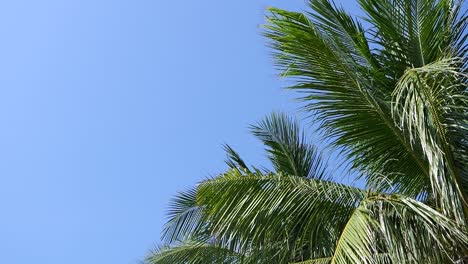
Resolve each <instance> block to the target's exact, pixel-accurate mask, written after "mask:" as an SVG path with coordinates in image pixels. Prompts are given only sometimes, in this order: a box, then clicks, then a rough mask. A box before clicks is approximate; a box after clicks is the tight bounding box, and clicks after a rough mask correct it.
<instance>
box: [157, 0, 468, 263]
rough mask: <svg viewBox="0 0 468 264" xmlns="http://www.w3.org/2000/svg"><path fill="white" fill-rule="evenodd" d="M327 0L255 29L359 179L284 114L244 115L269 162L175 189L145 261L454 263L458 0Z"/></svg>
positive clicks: (233, 157)
mask: <svg viewBox="0 0 468 264" xmlns="http://www.w3.org/2000/svg"><path fill="white" fill-rule="evenodd" d="M358 2H359V4H360V6H361V7H362V10H363V12H364V14H365V16H364V17H363V18H353V17H351V16H350V15H348V14H347V13H346V12H345V11H344V10H343V9H342V8H340V7H337V6H336V5H334V4H333V3H331V2H329V1H327V0H310V1H309V2H308V5H309V7H310V11H306V12H303V13H297V12H289V11H285V10H280V9H275V8H271V9H270V14H269V15H268V23H267V25H266V32H265V35H266V36H267V37H268V39H270V45H271V47H272V49H273V51H274V56H275V58H276V60H275V61H276V65H277V66H278V68H279V69H280V70H281V71H282V74H283V76H285V77H289V78H291V79H292V80H294V85H293V86H292V87H290V89H292V90H297V91H300V92H301V94H302V97H301V98H302V99H303V101H304V102H305V107H304V108H305V110H307V111H308V112H309V113H311V116H312V117H313V121H314V122H316V124H317V125H318V126H319V132H321V133H322V135H324V136H325V138H326V139H327V141H328V142H331V144H332V145H333V146H335V147H336V148H337V149H338V150H339V151H340V153H341V154H342V155H343V156H344V157H345V158H346V159H347V160H348V161H349V162H350V164H351V167H352V169H353V170H354V171H356V175H357V178H359V179H360V180H361V181H363V182H365V187H364V188H357V187H355V186H348V185H344V184H342V183H340V180H339V179H340V176H341V175H337V173H339V171H330V170H329V169H327V166H325V164H324V163H323V162H322V159H321V158H320V154H319V153H318V152H317V150H316V148H314V147H312V146H311V145H310V144H309V143H308V142H307V140H306V139H305V137H304V134H303V133H301V132H300V129H299V128H298V125H297V123H296V122H294V121H293V120H291V119H289V118H287V117H285V116H283V115H272V116H270V117H268V118H266V119H265V120H264V121H263V122H260V123H259V124H258V125H257V126H254V127H252V131H253V133H254V135H255V136H257V137H258V138H260V139H261V140H262V141H263V143H264V144H265V146H266V149H267V152H268V157H269V158H270V160H271V162H272V165H273V166H272V167H273V168H274V169H273V170H271V171H269V170H266V169H258V168H255V167H250V168H249V167H248V166H247V165H246V163H245V162H244V161H243V160H242V159H241V158H240V157H239V155H238V154H237V153H236V152H235V151H234V150H232V149H231V148H230V147H226V150H227V152H228V154H229V161H228V165H230V170H229V171H227V172H226V173H224V174H222V175H219V176H218V177H215V178H212V179H207V180H205V181H203V182H201V183H200V184H199V185H198V186H196V187H195V188H194V189H192V190H189V191H187V192H184V193H181V194H179V195H178V196H177V197H176V199H175V200H174V201H173V203H172V204H171V211H170V212H169V221H168V223H167V225H166V228H165V232H164V234H163V237H164V239H165V241H166V242H167V244H168V246H166V247H163V248H160V249H158V250H156V251H155V253H154V254H152V255H151V256H150V257H149V258H148V262H149V263H168V262H172V263H288V262H289V263H298V262H299V263H456V262H459V263H462V261H463V260H462V259H463V257H464V256H468V227H467V220H468V166H467V164H468V94H467V92H468V91H467V82H468V81H467V77H468V76H467V73H466V69H467V59H466V56H467V55H466V53H467V50H468V46H467V45H466V38H467V35H466V32H465V29H466V26H467V23H466V21H467V19H468V18H467V16H466V14H465V13H462V12H461V10H462V4H463V1H451V0H358Z"/></svg>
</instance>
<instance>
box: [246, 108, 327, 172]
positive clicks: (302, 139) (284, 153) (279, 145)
mask: <svg viewBox="0 0 468 264" xmlns="http://www.w3.org/2000/svg"><path fill="white" fill-rule="evenodd" d="M251 131H252V133H253V135H254V136H256V137H257V138H259V139H260V140H261V141H262V142H263V144H264V145H265V147H266V151H267V152H268V154H269V156H268V157H269V159H270V161H271V162H272V163H273V166H274V168H275V171H277V172H282V173H284V174H288V175H295V176H300V177H309V178H316V179H323V178H325V177H327V175H326V171H325V166H324V162H323V158H322V156H321V154H320V153H319V151H318V150H317V148H316V147H314V146H313V145H311V144H310V143H309V142H308V141H307V139H306V136H305V133H304V131H301V129H300V127H299V124H298V123H297V121H296V120H295V119H293V118H291V117H289V116H287V115H286V114H282V113H279V114H278V113H272V114H271V115H270V116H267V117H266V118H264V119H263V120H262V121H260V122H258V123H257V125H252V126H251Z"/></svg>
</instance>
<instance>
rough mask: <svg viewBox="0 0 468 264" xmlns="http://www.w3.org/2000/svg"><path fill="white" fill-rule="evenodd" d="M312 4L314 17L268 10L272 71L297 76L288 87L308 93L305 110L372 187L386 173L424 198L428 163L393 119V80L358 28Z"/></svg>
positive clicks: (319, 3)
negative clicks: (422, 194)
mask: <svg viewBox="0 0 468 264" xmlns="http://www.w3.org/2000/svg"><path fill="white" fill-rule="evenodd" d="M310 3H311V4H310V5H311V7H312V14H313V16H311V17H308V16H306V15H303V14H300V13H294V12H287V11H283V10H278V9H270V10H271V12H272V14H271V15H270V17H269V24H268V25H267V26H266V28H267V32H266V34H265V35H266V36H267V37H268V38H270V39H271V46H272V47H273V49H274V50H275V51H276V52H275V57H276V62H277V65H278V66H279V67H280V68H281V69H283V70H284V74H285V75H286V76H290V77H293V78H295V80H296V81H297V84H296V85H295V86H293V87H291V88H292V89H297V90H300V91H302V92H304V93H306V96H304V97H303V99H304V100H305V101H306V102H307V106H306V109H308V110H310V111H312V112H314V113H315V114H316V117H317V118H318V122H320V124H321V127H322V129H323V131H324V133H326V134H327V137H329V138H332V139H335V143H336V145H337V146H340V147H341V148H343V147H344V150H345V151H346V153H347V154H348V157H349V158H350V159H351V160H353V163H354V166H355V167H356V168H359V169H362V170H363V171H366V172H367V175H368V177H370V178H369V179H368V180H369V181H370V182H372V181H375V180H376V179H375V178H373V177H375V176H379V177H381V176H382V175H383V176H385V177H386V178H388V179H389V181H391V182H392V185H393V186H398V187H399V189H400V190H401V191H403V192H404V193H407V194H409V195H413V196H416V195H418V194H420V193H421V192H424V191H425V190H427V189H428V188H429V178H428V165H427V161H426V160H425V159H424V156H423V155H422V154H421V151H420V150H418V148H413V147H411V145H410V144H409V141H408V139H407V137H406V135H405V134H404V133H403V132H402V131H400V129H399V128H398V127H397V126H396V125H395V123H394V121H393V118H392V115H391V111H390V110H391V107H390V99H391V91H392V88H391V86H392V80H391V79H388V77H387V76H386V75H385V73H384V72H385V70H384V68H383V66H379V63H378V60H377V59H376V58H373V57H372V56H373V52H372V51H371V50H370V48H369V44H368V42H367V40H366V39H365V38H364V36H365V35H366V34H365V31H364V30H363V28H362V26H361V25H360V24H359V22H357V21H355V20H353V19H352V18H351V17H349V16H348V15H347V14H346V13H344V11H342V10H339V9H335V8H334V7H333V6H332V5H331V4H329V3H328V1H311V2H310ZM401 175H412V177H411V178H409V177H400V176H401Z"/></svg>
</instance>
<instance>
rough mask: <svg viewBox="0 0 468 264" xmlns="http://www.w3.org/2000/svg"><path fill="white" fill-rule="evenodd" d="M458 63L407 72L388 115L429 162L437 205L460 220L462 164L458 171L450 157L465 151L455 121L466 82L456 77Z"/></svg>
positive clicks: (462, 108) (466, 100) (467, 100)
mask: <svg viewBox="0 0 468 264" xmlns="http://www.w3.org/2000/svg"><path fill="white" fill-rule="evenodd" d="M458 61H459V60H457V59H445V60H441V61H438V62H435V63H431V64H427V65H425V66H423V67H420V68H412V69H408V70H407V71H406V72H405V74H404V75H403V76H402V78H401V79H400V81H399V82H398V84H397V86H396V89H395V91H394V93H393V94H394V98H395V99H394V104H393V107H392V110H393V115H394V117H395V120H396V121H399V125H400V127H401V129H402V130H405V131H407V134H408V135H409V137H410V142H411V143H412V144H413V145H416V144H417V145H420V146H422V149H423V151H424V154H425V156H426V158H427V159H428V160H429V164H430V177H431V185H432V192H433V194H434V196H435V197H436V199H437V202H438V206H440V208H441V209H442V211H443V212H444V213H446V214H447V215H451V216H452V217H454V218H456V219H457V220H458V221H464V220H465V217H466V215H464V213H463V211H464V207H465V208H466V209H468V197H465V195H466V194H465V193H464V190H463V187H464V186H463V180H462V178H466V177H468V174H466V168H465V166H464V165H463V166H461V167H460V166H459V165H458V166H457V163H456V160H455V158H457V156H456V154H455V155H454V153H459V152H460V151H466V150H467V149H468V145H466V143H467V142H466V140H463V139H462V140H460V139H461V138H463V137H466V135H467V131H468V130H466V127H464V126H460V119H459V118H457V117H463V116H465V114H466V113H468V96H467V93H466V85H467V83H463V82H460V80H461V79H463V78H466V77H467V75H466V74H464V73H463V72H460V69H459V68H458V65H460V63H458ZM462 120H463V119H462ZM463 121H465V122H466V118H465V120H463ZM463 121H462V122H463ZM457 139H458V140H457ZM458 157H460V156H458ZM463 160H464V159H462V161H463ZM464 161H466V160H464ZM466 213H468V210H467V211H466Z"/></svg>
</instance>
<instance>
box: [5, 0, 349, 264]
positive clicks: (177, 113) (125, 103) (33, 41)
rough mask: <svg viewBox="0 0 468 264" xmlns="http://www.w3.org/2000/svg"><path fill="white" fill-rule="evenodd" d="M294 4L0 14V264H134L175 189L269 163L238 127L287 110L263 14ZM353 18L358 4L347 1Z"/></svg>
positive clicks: (33, 7) (105, 0) (105, 3)
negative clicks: (240, 161)
mask: <svg viewBox="0 0 468 264" xmlns="http://www.w3.org/2000/svg"><path fill="white" fill-rule="evenodd" d="M268 6H276V7H281V8H286V9H291V10H300V9H303V8H305V4H304V2H303V1H302V0H288V1H279V0H255V1H253V0H248V1H247V0H245V1H215V0H200V1H155V0H153V1H150V0H112V1H111V0H79V1H78V0H69V1H64V0H45V1H32V0H30V1H26V0H14V1H2V2H1V3H0V124H1V126H0V179H1V181H0V210H1V213H0V263H8V264H17V263H18V264H23V263H24V264H26V263H40V264H63V263H67V264H94V263H96V264H97V263H112V264H130V263H137V262H138V261H139V260H141V259H143V257H144V256H145V255H146V254H147V253H148V251H149V250H150V249H151V248H152V247H153V246H154V245H155V244H156V243H158V242H159V237H160V231H161V227H162V225H163V222H164V210H165V208H166V205H167V202H168V200H169V199H170V197H171V196H172V195H173V194H175V193H176V192H177V191H178V190H182V189H184V188H186V187H188V186H191V185H193V184H194V183H196V182H197V181H199V180H200V179H202V178H203V177H204V176H207V175H211V174H216V173H218V172H220V171H222V170H223V169H224V168H225V166H224V163H223V160H224V158H225V155H224V153H223V151H222V148H221V145H222V143H224V142H228V143H230V144H231V145H232V146H233V147H235V148H236V149H237V150H238V151H239V152H241V153H242V154H243V156H244V157H245V159H246V160H249V161H250V162H251V163H257V164H258V163H260V164H261V163H262V162H264V161H265V159H264V158H263V156H262V155H263V154H262V153H261V149H260V145H259V144H258V143H257V142H256V141H255V139H254V138H253V137H252V136H250V135H249V134H248V133H247V129H246V127H247V125H248V124H251V123H254V122H255V121H257V120H258V119H259V118H261V117H262V116H264V115H265V114H267V113H270V112H271V111H272V110H283V111H289V112H293V111H295V109H296V108H297V106H298V104H295V103H292V102H291V98H293V97H294V95H293V94H292V93H288V92H285V91H283V90H282V89H281V87H282V86H284V85H285V84H284V83H282V82H281V81H280V80H279V78H278V77H277V75H276V74H277V72H276V71H275V70H274V68H273V66H272V63H271V59H270V56H269V50H268V49H267V48H266V46H265V44H266V40H265V39H264V38H263V37H261V36H260V32H261V27H260V25H261V24H262V23H264V14H265V9H266V7H268ZM346 7H347V8H348V9H349V10H350V11H351V12H357V11H356V10H357V9H356V7H355V2H354V1H351V2H350V1H346Z"/></svg>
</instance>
